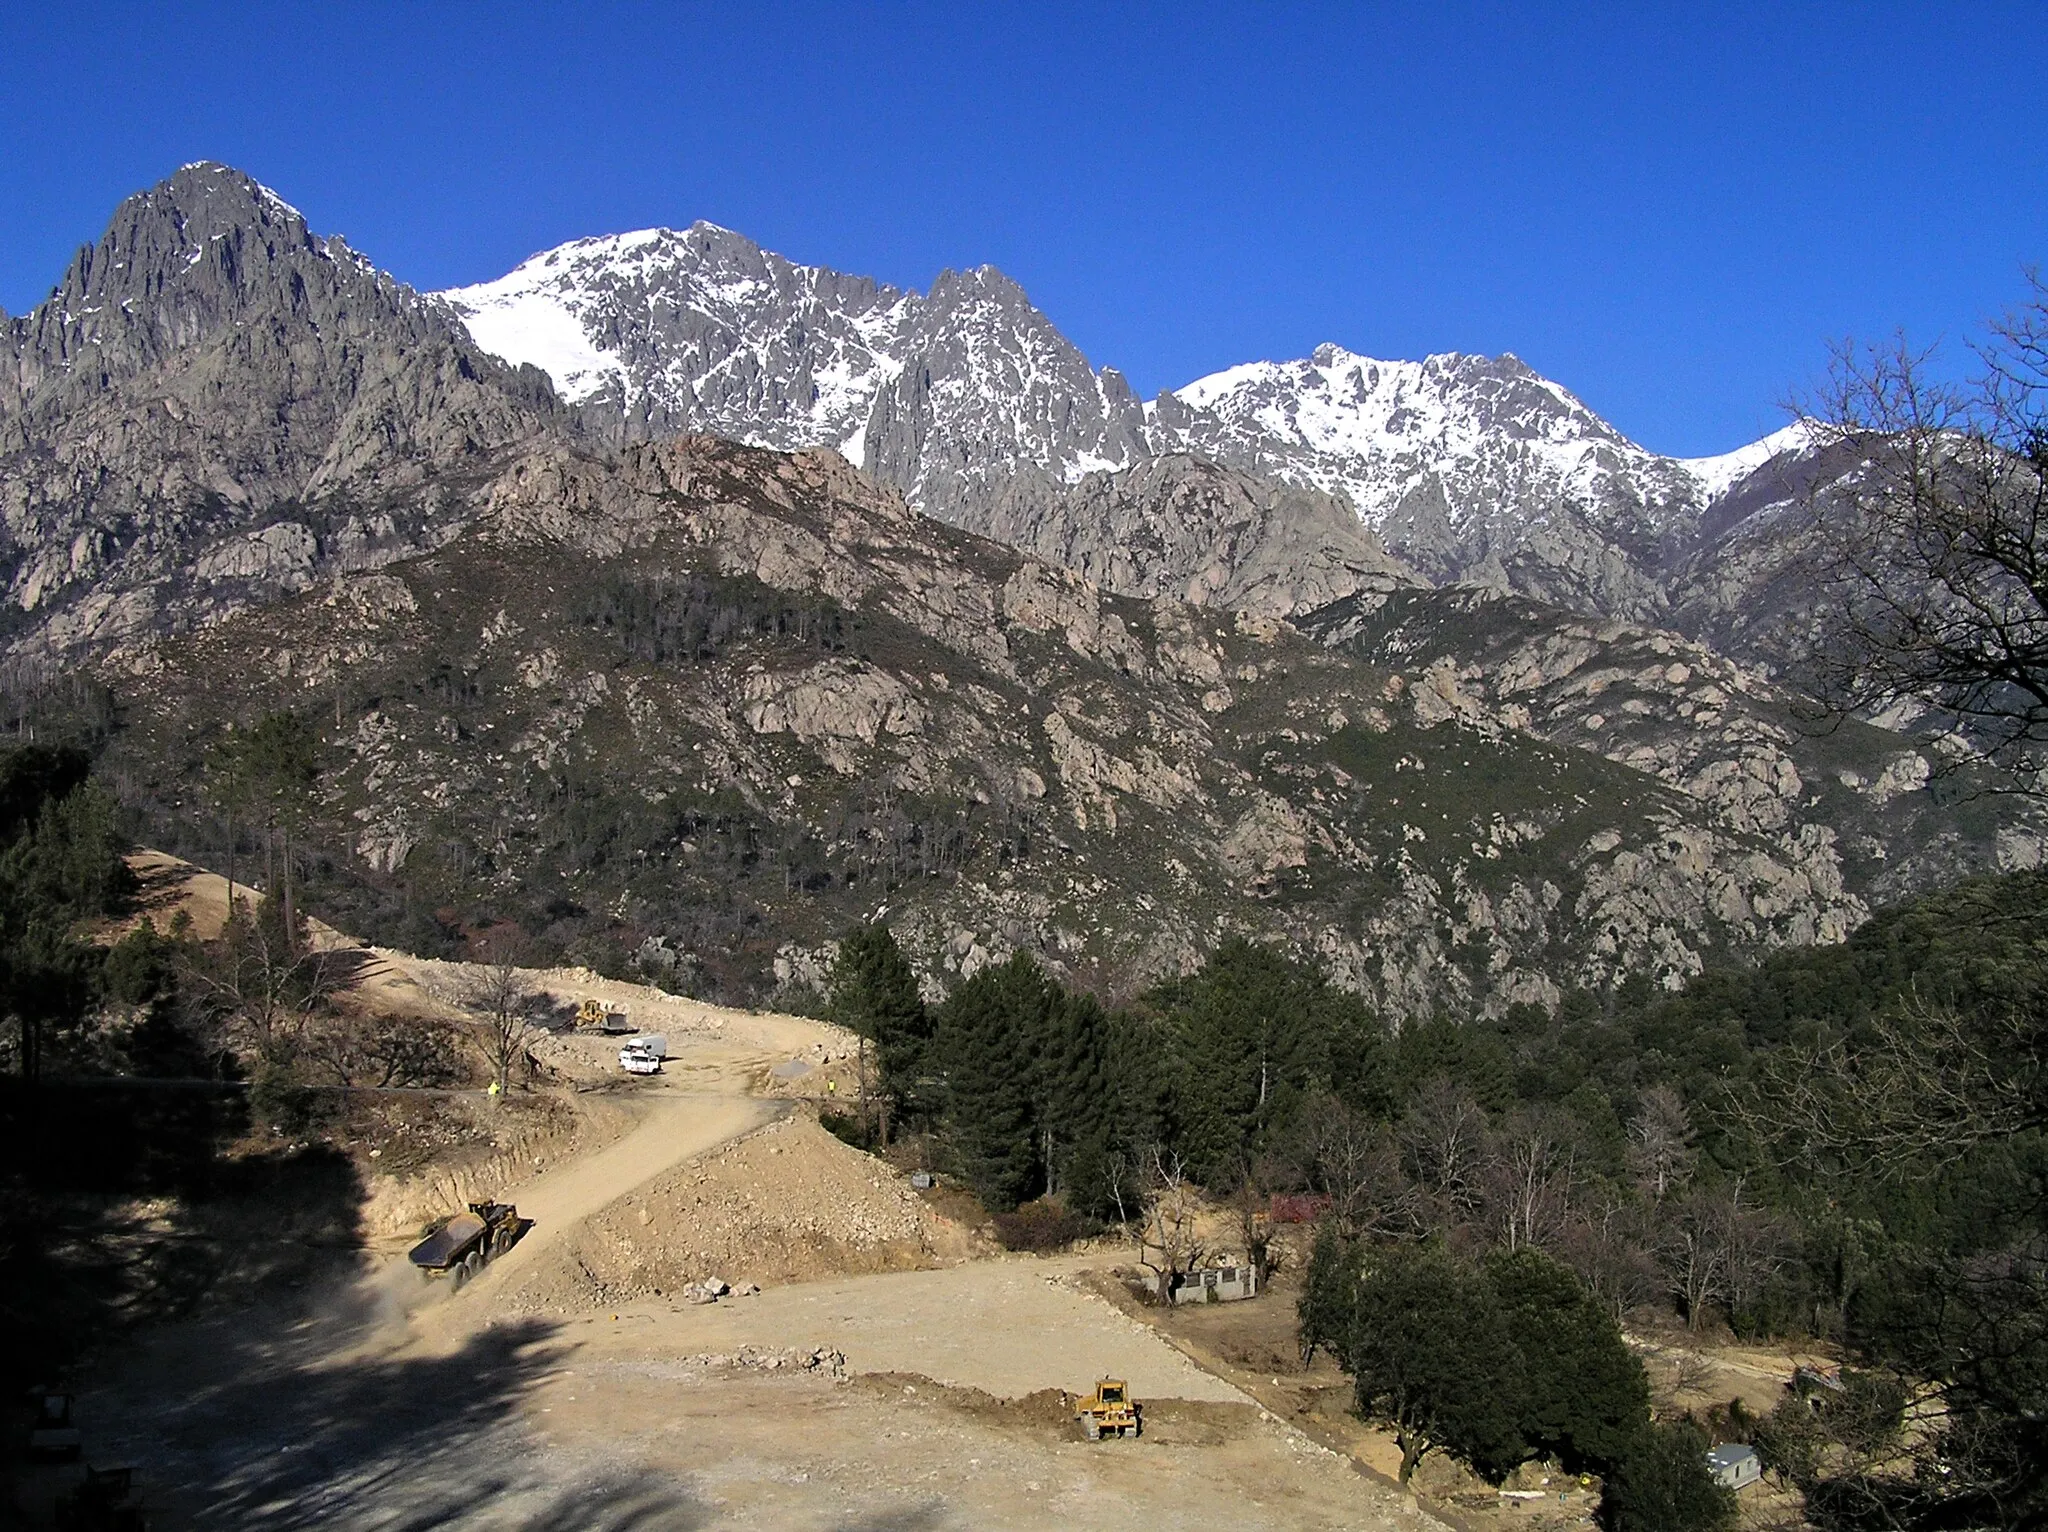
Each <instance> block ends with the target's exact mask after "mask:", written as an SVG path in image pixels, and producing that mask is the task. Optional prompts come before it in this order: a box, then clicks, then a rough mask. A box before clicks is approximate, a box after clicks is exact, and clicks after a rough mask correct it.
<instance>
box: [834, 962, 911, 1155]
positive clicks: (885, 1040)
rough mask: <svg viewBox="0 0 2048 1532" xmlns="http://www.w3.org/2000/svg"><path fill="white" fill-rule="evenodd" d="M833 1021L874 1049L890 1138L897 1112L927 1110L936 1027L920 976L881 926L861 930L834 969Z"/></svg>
mask: <svg viewBox="0 0 2048 1532" xmlns="http://www.w3.org/2000/svg"><path fill="white" fill-rule="evenodd" d="M832 1019H833V1020H835V1021H837V1022H838V1023H839V1024H840V1025H841V1026H843V1027H848V1028H850V1029H851V1030H853V1031H854V1032H857V1033H859V1034H860V1036H861V1038H862V1039H863V1041H864V1044H865V1045H867V1046H871V1047H872V1048H873V1049H874V1073H875V1089H874V1092H873V1094H874V1096H875V1097H876V1098H877V1100H878V1102H879V1104H880V1106H881V1110H882V1120H883V1137H885V1138H886V1137H887V1136H888V1128H887V1124H888V1119H889V1117H890V1115H891V1114H892V1109H908V1110H911V1111H913V1112H915V1111H920V1110H923V1109H926V1108H927V1106H928V1104H927V1103H925V1102H924V1101H923V1100H922V1098H921V1095H920V1092H919V1088H918V1081H919V1080H921V1079H923V1078H924V1077H925V1076H926V1075H927V1074H928V1073H929V1072H930V1061H929V1059H928V1057H927V1055H928V1053H929V1051H930V1045H931V1037H932V1021H931V1016H930V1013H929V1012H927V1011H926V1009H925V1004H924V997H923V995H922V994H921V993H920V992H919V990H918V984H917V973H916V971H915V970H914V969H912V968H911V966H910V961H909V959H907V958H905V957H904V955H903V951H902V949H901V948H899V947H898V946H897V945H896V938H895V936H894V934H893V933H891V931H890V930H889V928H888V927H887V926H886V925H884V924H882V923H881V922H880V921H872V922H869V923H866V924H863V925H858V926H855V927H854V928H853V929H852V930H851V931H849V932H847V933H846V935H845V936H844V937H842V938H841V939H840V942H839V957H838V960H837V962H835V963H834V964H833V967H832Z"/></svg>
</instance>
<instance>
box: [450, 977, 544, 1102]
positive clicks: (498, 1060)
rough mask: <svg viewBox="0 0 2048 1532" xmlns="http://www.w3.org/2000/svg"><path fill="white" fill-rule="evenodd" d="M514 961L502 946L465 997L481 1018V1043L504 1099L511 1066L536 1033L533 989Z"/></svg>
mask: <svg viewBox="0 0 2048 1532" xmlns="http://www.w3.org/2000/svg"><path fill="white" fill-rule="evenodd" d="M515 958H516V954H515V953H514V952H513V951H512V949H511V948H510V946H509V945H506V944H501V945H500V949H499V950H498V951H497V952H496V953H494V954H493V955H492V958H491V961H490V962H488V963H485V964H483V965H482V966H480V967H479V968H478V969H477V970H476V972H475V973H474V974H473V975H472V976H471V978H470V980H469V983H468V985H467V986H466V987H465V993H464V999H465V1000H466V1001H467V1002H468V1004H469V1006H470V1009H471V1010H473V1011H474V1012H475V1013H476V1015H477V1017H478V1023H479V1027H478V1041H479V1042H480V1044H481V1045H482V1048H483V1052H484V1057H485V1059H486V1060H487V1061H488V1062H489V1064H490V1066H491V1075H492V1079H493V1080H494V1081H495V1083H496V1085H497V1088H498V1094H499V1095H501V1096H502V1095H503V1094H504V1092H505V1091H506V1090H507V1089H508V1088H509V1087H510V1085H511V1081H512V1066H513V1065H514V1064H515V1063H517V1062H518V1061H519V1060H520V1059H521V1058H522V1057H524V1056H525V1053H526V1049H527V1045H528V1044H529V1043H530V1042H531V1041H532V1038H533V1033H534V1031H535V1027H534V1024H533V1021H532V1018H531V1017H529V1016H528V1015H527V1006H528V1004H529V1002H530V1001H531V1000H532V998H533V989H532V986H531V985H530V984H529V983H528V981H527V977H526V970H525V969H523V968H521V967H520V966H519V964H518V963H517V961H515Z"/></svg>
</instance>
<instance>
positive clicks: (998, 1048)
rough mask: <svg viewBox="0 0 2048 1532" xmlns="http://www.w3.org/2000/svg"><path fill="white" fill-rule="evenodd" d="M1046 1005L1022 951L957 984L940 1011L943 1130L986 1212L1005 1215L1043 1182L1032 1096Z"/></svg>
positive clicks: (1045, 989)
mask: <svg viewBox="0 0 2048 1532" xmlns="http://www.w3.org/2000/svg"><path fill="white" fill-rule="evenodd" d="M1052 1000H1053V993H1052V991H1051V989H1050V986H1048V984H1047V983H1046V980H1045V976H1044V975H1043V974H1042V973H1040V972H1039V968H1038V965H1037V964H1036V963H1034V962H1033V961H1032V960H1031V958H1030V957H1029V956H1028V955H1027V954H1024V953H1021V952H1020V953H1018V954H1017V955H1016V956H1015V957H1013V958H1011V959H1010V961H1009V962H1007V963H1005V964H1003V965H1002V966H1001V967H999V968H986V969H983V970H982V971H981V972H980V973H978V974H976V975H975V976H974V977H973V978H971V979H969V980H968V981H967V982H966V983H964V984H962V985H961V986H960V987H959V988H958V989H957V990H955V991H954V992H953V994H952V995H951V996H950V997H949V998H948V999H947V1001H946V1003H945V1005H944V1006H943V1007H941V1008H940V1011H939V1018H938V1035H937V1051H938V1054H939V1056H940V1058H941V1059H942V1060H943V1062H944V1066H945V1071H946V1119H947V1127H948V1132H949V1134H950V1136H951V1139H952V1142H953V1147H954V1149H955V1151H956V1152H957V1153H958V1155H959V1158H960V1167H961V1170H962V1172H963V1174H964V1175H965V1176H966V1178H967V1182H968V1184H969V1185H970V1186H971V1187H973V1188H974V1192H975V1195H976V1196H978V1197H980V1198H981V1200H982V1203H983V1205H984V1206H986V1207H987V1208H988V1209H989V1210H990V1211H991V1212H998V1213H1002V1212H1008V1211H1010V1210H1011V1209H1012V1208H1014V1207H1016V1206H1017V1204H1018V1203H1019V1202H1021V1201H1023V1200H1024V1199H1025V1198H1026V1197H1028V1196H1031V1195H1032V1194H1033V1193H1034V1192H1036V1191H1037V1190H1038V1188H1039V1186H1040V1184H1041V1182H1040V1177H1041V1175H1042V1167H1041V1164H1040V1160H1039V1152H1038V1150H1039V1142H1038V1134H1037V1132H1036V1129H1037V1126H1038V1125H1037V1122H1036V1120H1035V1116H1034V1113H1033V1094H1034V1091H1035V1090H1036V1089H1037V1087H1038V1085H1039V1082H1040V1080H1041V1079H1042V1077H1043V1071H1042V1070H1041V1068H1040V1067H1039V1061H1038V1052H1039V1048H1040V1044H1041V1042H1042V1038H1043V1032H1044V1027H1045V1024H1046V1012H1047V1010H1048V1009H1049V1007H1050V1005H1051V1003H1052Z"/></svg>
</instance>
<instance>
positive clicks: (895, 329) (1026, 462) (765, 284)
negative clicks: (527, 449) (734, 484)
mask: <svg viewBox="0 0 2048 1532" xmlns="http://www.w3.org/2000/svg"><path fill="white" fill-rule="evenodd" d="M439 296H440V297H442V298H444V299H445V300H446V301H447V302H448V303H449V304H450V305H451V306H452V307H453V308H454V309H455V311H456V312H457V313H458V314H459V315H461V316H462V318H463V320H464V322H465V323H466V324H467V325H468V326H469V330H470V333H471V335H472V336H474V337H475V339H476V341H477V343H478V344H479V345H481V346H483V347H484V348H485V349H487V350H489V351H492V352H494V353H496V354H497V355H499V356H502V357H506V358H508V359H511V360H515V361H520V362H531V363H533V364H534V365H535V366H538V367H540V368H542V369H543V370H544V371H546V372H547V373H548V374H549V375H550V376H551V377H553V378H554V379H555V382H556V385H557V387H558V388H559V389H560V390H561V392H562V394H563V395H564V397H566V398H568V399H570V400H571V401H573V402H576V403H579V404H581V405H582V406H583V407H584V411H585V414H586V417H587V418H588V419H590V420H591V421H592V422H593V423H594V424H595V425H597V427H598V428H599V429H600V430H601V431H603V432H605V433H606V434H610V435H613V436H615V437H618V438H623V439H639V438H647V437H655V438H659V437H665V436H673V435H678V434H681V433H684V432H691V431H701V432H707V433H710V434H712V435H717V436H725V437H730V438H732V439H734V440H738V441H743V442H748V443H751V444H754V445H757V446H766V447H778V448H796V447H809V446H829V447H834V448H837V449H838V450H839V451H840V452H841V454H842V455H844V456H845V457H846V458H848V459H849V460H850V461H852V462H853V463H855V464H857V465H859V466H861V467H864V468H867V469H869V470H870V471H872V472H874V473H875V474H876V475H877V476H878V477H880V478H883V479H884V480H886V481H888V482H891V483H893V484H895V485H896V486H897V487H898V488H900V489H902V490H903V491H904V492H905V493H906V494H907V495H908V496H909V498H910V499H911V501H912V503H914V504H916V505H918V506H919V507H920V508H922V509H925V510H927V511H930V512H932V513H933V514H937V515H941V516H947V517H948V519H953V518H955V517H957V516H958V515H959V514H960V513H961V510H962V508H963V507H964V506H966V505H968V504H969V503H971V502H973V501H975V500H977V499H980V498H985V497H986V495H987V494H988V493H990V492H992V491H993V489H994V488H995V487H996V486H997V485H999V484H1001V483H1003V482H1006V481H1007V480H1008V479H1010V478H1011V477H1012V476H1013V475H1015V474H1017V473H1019V472H1040V473H1046V474H1050V475H1051V476H1052V477H1053V478H1055V479H1058V480H1062V481H1071V480H1074V479H1078V478H1079V477H1080V476H1081V475H1082V474H1083V473H1086V472H1089V471H1091V470H1094V469H1098V468H1107V467H1121V466H1123V465H1125V464H1127V463H1129V462H1131V461H1133V460H1134V458H1135V457H1136V456H1141V455H1143V453H1144V450H1145V448H1144V442H1143V435H1142V414H1141V411H1140V409H1139V406H1138V404H1137V401H1136V400H1135V399H1134V398H1132V397H1131V393H1130V390H1129V389H1128V388H1127V387H1124V386H1123V385H1122V382H1121V380H1120V379H1118V378H1117V377H1116V376H1115V374H1113V373H1109V372H1104V373H1102V374H1100V375H1098V374H1097V373H1096V372H1095V371H1094V370H1093V369H1091V368H1090V367H1089V365H1088V363H1087V360H1086V358H1084V357H1083V356H1082V355H1081V354H1080V352H1078V351H1077V350H1075V349H1074V347H1073V345H1072V343H1071V342H1069V341H1068V340H1067V339H1066V337H1065V336H1063V335H1061V334H1060V333H1059V331H1058V330H1056V329H1055V328H1054V327H1053V326H1052V324H1051V322H1050V321H1049V320H1047V319H1046V317H1045V316H1044V315H1043V314H1041V313H1039V312H1038V311H1037V310H1036V309H1034V308H1033V307H1032V306H1031V303H1030V300H1029V299H1027V298H1026V297H1025V296H1024V292H1023V290H1022V289H1021V288H1019V287H1018V286H1017V285H1016V284H1015V283H1014V282H1012V281H1010V280H1009V278H1007V277H1005V276H1003V274H1002V273H1001V272H998V271H996V270H995V269H994V268H992V267H987V266H984V267H978V268H976V269H975V270H973V271H967V272H951V271H949V272H944V273H941V275H940V276H939V278H938V280H937V281H936V282H935V283H934V284H933V286H932V289H931V291H930V292H929V293H915V292H908V291H905V290H903V289H901V288H895V287H887V286H882V285H879V284H877V283H875V282H873V281H871V280H869V279H867V278H865V277H850V276H845V275H842V274H840V273H838V272H835V271H831V270H828V269H826V268H824V267H821V266H802V265H798V264H796V263H795V262H792V261H788V260H785V259H783V258H782V257H781V256H779V255H775V254H773V253H771V252H768V251H765V250H763V249H761V248H760V247H759V246H758V245H756V244H754V243H753V242H752V241H751V240H748V239H746V238H744V237H743V236H741V235H739V234H735V233H733V232H732V231H731V230H729V229H722V228H719V227H718V226H717V225H715V224H709V223H697V224H694V225H692V226H691V227H690V228H689V229H688V230H685V231H682V232H678V231H676V230H673V229H644V230H641V231H639V232H637V233H632V234H619V235H613V236H609V237H606V238H602V239H586V240H578V241H576V242H574V243H572V244H568V245H563V246H561V247H560V248H558V249H555V250H549V251H544V252H542V253H541V254H539V255H536V256H534V257H532V258H531V259H530V260H527V261H525V262H523V263H522V264H521V265H520V266H519V267H518V268H517V269H515V270H514V271H512V272H511V273H510V274H508V275H507V276H504V277H501V278H499V279H498V280H497V281H495V282H486V283H481V284H479V285H477V286H474V287H464V288H456V289H453V290H451V291H448V292H445V293H442V294H439Z"/></svg>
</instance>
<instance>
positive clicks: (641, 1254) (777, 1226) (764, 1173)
mask: <svg viewBox="0 0 2048 1532" xmlns="http://www.w3.org/2000/svg"><path fill="white" fill-rule="evenodd" d="M979 1248H980V1247H979V1243H978V1241H977V1240H976V1237H975V1236H974V1235H972V1234H970V1233H969V1232H968V1231H967V1230H965V1229H963V1228H961V1227H960V1226H959V1225H958V1224H955V1223H953V1222H951V1221H950V1220H948V1219H945V1218H942V1217H941V1216H939V1215H938V1214H937V1213H935V1212H934V1211H933V1210H932V1209H931V1208H929V1207H927V1206H926V1205H925V1203H924V1201H923V1200H922V1199H921V1198H919V1197H918V1195H917V1194H916V1193H915V1192H913V1191H912V1190H911V1189H910V1187H909V1186H908V1185H907V1184H906V1183H905V1182H904V1180H903V1178H902V1177H901V1176H899V1175H897V1174H896V1173H894V1172H893V1171H891V1170H890V1169H889V1168H888V1167H887V1166H885V1165H883V1164H882V1163H881V1162H880V1161H878V1160H876V1159H874V1158H873V1157H872V1156H869V1155H865V1154H862V1153H860V1152H859V1151H858V1150H855V1149H852V1148H849V1147H848V1146H847V1145H845V1144H842V1143H841V1142H839V1140H838V1139H836V1138H834V1137H832V1135H831V1134H829V1133H827V1132H826V1131H825V1130H824V1129H823V1128H821V1127H819V1126H818V1124H817V1123H816V1122H815V1121H814V1120H812V1119H811V1118H810V1117H808V1116H806V1115H797V1116H793V1117H790V1118H786V1119H784V1120H782V1121H780V1122H775V1123H771V1124H770V1125H768V1126H767V1127H764V1128H762V1129H760V1130H759V1131H758V1132H755V1133H751V1134H748V1135H747V1136H746V1137H744V1138H742V1139H739V1140H738V1141H736V1142H734V1143H731V1144H727V1145H725V1146H724V1147H723V1148H720V1149H716V1150H713V1151H712V1152H711V1153H709V1154H706V1155H703V1156H701V1157H699V1158H697V1159H693V1160H690V1161H687V1162H685V1163H684V1164H681V1165H678V1166H676V1167H674V1168H673V1169H671V1170H668V1171H665V1172H664V1173H663V1174H661V1175H659V1176H657V1177H655V1178H654V1179H653V1180H651V1181H649V1182H648V1183H647V1184H646V1185H644V1186H641V1187H639V1188H637V1189H635V1190H634V1191H632V1192H630V1193H629V1194H628V1195H626V1196H624V1197H622V1198H620V1199H619V1200H618V1201H616V1202H614V1203H612V1204H611V1205H610V1206H608V1207H606V1208H604V1209H603V1210H602V1211H601V1212H598V1213H596V1214H595V1215H594V1216H592V1217H590V1218H588V1219H586V1220H585V1221H584V1223H583V1225H582V1227H581V1228H580V1229H579V1230H577V1231H576V1232H575V1234H574V1235H573V1236H572V1237H571V1238H570V1239H569V1240H568V1241H566V1242H565V1243H564V1246H563V1248H562V1249H560V1250H558V1251H555V1252H551V1254H550V1256H549V1258H548V1259H547V1260H546V1261H545V1262H543V1263H542V1264H541V1265H540V1266H539V1268H538V1269H536V1271H535V1272H534V1273H533V1275H532V1276H531V1277H530V1278H528V1279H527V1280H526V1281H525V1282H524V1283H522V1284H521V1286H520V1288H519V1290H518V1292H517V1295H516V1297H514V1298H513V1299H512V1300H511V1303H512V1305H513V1306H515V1307H517V1308H521V1309H528V1310H537V1311H542V1312H565V1311H571V1310H574V1309H579V1308H587V1307H589V1306H591V1305H593V1304H614V1303H622V1302H628V1301H631V1300H634V1299H640V1298H647V1297H660V1296H664V1295H673V1294H675V1293H678V1292H680V1291H681V1290H682V1289H683V1288H684V1287H686V1286H688V1285H690V1284H692V1283H695V1282H700V1281H702V1280H704V1279H705V1278H707V1277H720V1278H723V1279H725V1280H726V1281H728V1282H734V1283H739V1282H758V1283H763V1284H775V1283H787V1282H802V1281H808V1280H812V1279H815V1278H818V1277H825V1276H839V1275H844V1274H848V1273H856V1272H878V1271H905V1270H911V1269H915V1268H918V1267H926V1266H936V1265H944V1264H950V1263H951V1262H954V1261H958V1260H962V1259H965V1258H966V1257H967V1256H969V1255H971V1254H973V1253H975V1252H976V1251H977V1250H978V1249H979Z"/></svg>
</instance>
